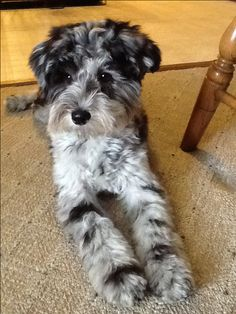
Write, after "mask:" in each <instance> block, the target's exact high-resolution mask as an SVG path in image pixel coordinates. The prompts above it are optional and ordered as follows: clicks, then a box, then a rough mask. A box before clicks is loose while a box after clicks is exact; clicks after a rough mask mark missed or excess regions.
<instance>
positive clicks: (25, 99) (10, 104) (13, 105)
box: [6, 92, 37, 112]
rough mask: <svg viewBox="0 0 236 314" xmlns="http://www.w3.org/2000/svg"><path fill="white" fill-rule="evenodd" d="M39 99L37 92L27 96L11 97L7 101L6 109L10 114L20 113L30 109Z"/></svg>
mask: <svg viewBox="0 0 236 314" xmlns="http://www.w3.org/2000/svg"><path fill="white" fill-rule="evenodd" d="M36 99H37V92H35V93H32V94H26V95H11V96H9V97H7V99H6V107H7V110H8V111H9V112H19V111H24V110H27V109H30V108H31V107H32V105H33V103H34V101H35V100H36Z"/></svg>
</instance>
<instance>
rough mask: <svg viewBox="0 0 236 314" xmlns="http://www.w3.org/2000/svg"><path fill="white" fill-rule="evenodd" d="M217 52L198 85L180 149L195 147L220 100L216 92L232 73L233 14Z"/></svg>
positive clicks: (235, 37) (234, 46) (235, 56)
mask: <svg viewBox="0 0 236 314" xmlns="http://www.w3.org/2000/svg"><path fill="white" fill-rule="evenodd" d="M219 52H220V53H219V57H218V59H217V60H215V61H214V62H213V63H212V64H211V65H210V67H209V68H208V71H207V74H206V77H205V79H204V81H203V84H202V87H201V89H200V92H199V95H198V98H197V101H196V103H195V106H194V109H193V112H192V115H191V118H190V120H189V123H188V126H187V129H186V131H185V134H184V137H183V140H182V143H181V149H182V150H183V151H193V150H195V149H196V147H197V144H198V143H199V141H200V139H201V137H202V135H203V133H204V131H205V129H206V128H207V126H208V124H209V122H210V121H211V118H212V117H213V115H214V113H215V111H216V109H217V107H218V104H219V102H220V97H219V96H218V97H217V95H219V94H220V93H219V92H220V91H226V89H227V87H228V86H229V84H230V81H231V79H232V77H233V72H234V65H233V64H234V63H235V62H236V18H234V20H233V21H232V23H231V24H230V25H229V27H228V28H227V29H226V31H225V33H224V34H223V36H222V38H221V41H220V46H219Z"/></svg>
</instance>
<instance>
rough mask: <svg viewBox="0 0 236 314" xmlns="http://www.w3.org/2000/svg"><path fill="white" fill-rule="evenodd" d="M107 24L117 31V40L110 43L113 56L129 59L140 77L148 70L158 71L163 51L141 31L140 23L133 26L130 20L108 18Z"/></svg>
mask: <svg viewBox="0 0 236 314" xmlns="http://www.w3.org/2000/svg"><path fill="white" fill-rule="evenodd" d="M107 26H109V27H111V28H112V29H113V31H114V33H115V40H113V41H112V43H111V45H110V49H111V52H112V55H113V56H116V58H117V59H120V60H121V59H122V58H123V60H124V59H126V61H129V64H131V66H132V68H133V70H136V71H137V72H138V76H139V78H140V79H142V78H143V77H144V75H145V74H146V73H148V72H156V71H158V69H159V67H160V63H161V51H160V49H159V47H158V46H157V44H156V43H154V41H152V40H151V39H150V38H149V37H148V36H147V35H145V34H144V33H142V32H141V31H140V27H139V26H138V25H134V26H131V25H130V24H129V22H114V21H111V20H107ZM122 55H123V57H122ZM124 63H128V62H124ZM135 68H136V69H135Z"/></svg>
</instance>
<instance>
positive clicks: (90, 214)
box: [58, 191, 146, 306]
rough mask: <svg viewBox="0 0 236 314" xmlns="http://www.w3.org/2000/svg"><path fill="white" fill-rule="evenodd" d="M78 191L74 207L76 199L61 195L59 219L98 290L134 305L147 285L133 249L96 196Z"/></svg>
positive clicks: (110, 298) (113, 300) (116, 301)
mask: <svg viewBox="0 0 236 314" xmlns="http://www.w3.org/2000/svg"><path fill="white" fill-rule="evenodd" d="M78 195H80V197H79V200H78V202H79V203H78V205H77V206H75V207H73V206H74V204H75V200H74V199H73V201H72V199H70V197H68V195H67V196H65V195H63V197H61V204H60V207H59V211H58V217H59V220H60V221H61V222H62V223H63V225H64V226H65V229H66V231H67V232H69V234H70V235H71V236H72V237H73V239H74V242H75V244H76V246H77V247H78V249H79V253H80V256H81V259H82V262H83V265H84V267H85V269H86V270H87V271H88V275H89V279H90V281H91V283H92V285H93V286H94V288H95V290H96V292H97V293H98V294H99V295H100V296H102V297H104V298H105V299H106V300H107V301H108V302H111V303H114V304H117V305H122V306H132V305H133V304H134V302H135V301H136V300H138V299H142V298H143V296H144V290H145V288H146V280H145V279H144V278H143V277H142V275H141V274H140V268H139V265H138V262H137V260H136V259H135V257H134V254H133V251H132V249H131V247H130V246H129V244H128V243H127V241H126V240H125V238H124V237H123V235H122V234H121V233H120V232H119V230H117V229H116V228H115V227H114V225H113V223H112V221H111V220H110V219H109V218H108V217H106V215H104V212H103V211H102V210H101V209H100V206H99V204H98V203H97V202H96V200H95V202H93V201H91V197H86V195H87V193H84V192H82V191H80V192H79V193H78ZM81 196H82V197H81ZM59 203H60V195H59ZM69 204H72V206H71V207H70V206H69ZM95 204H96V205H95Z"/></svg>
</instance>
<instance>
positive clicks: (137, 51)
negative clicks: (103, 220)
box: [30, 20, 161, 138]
mask: <svg viewBox="0 0 236 314" xmlns="http://www.w3.org/2000/svg"><path fill="white" fill-rule="evenodd" d="M160 61H161V57H160V50H159V48H158V47H157V46H156V45H155V44H154V42H153V41H152V40H150V39H149V38H148V37H147V36H146V35H144V34H143V33H141V32H140V31H139V27H138V26H130V25H129V23H126V22H115V21H112V20H105V21H99V22H87V23H81V24H74V25H66V26H62V27H56V28H53V29H52V31H51V32H50V35H49V39H48V40H47V41H45V42H43V43H41V44H39V45H38V46H36V47H35V48H34V50H33V52H32V54H31V57H30V66H31V68H32V69H33V71H34V73H35V75H36V77H37V79H38V82H39V85H40V90H41V97H43V98H44V101H45V103H47V104H49V105H50V108H51V109H50V114H49V123H48V129H49V132H67V131H69V132H71V131H73V132H77V133H78V134H79V135H80V136H81V137H84V138H87V137H91V136H96V135H100V134H110V133H112V132H113V130H114V129H117V128H118V129H120V128H123V127H125V126H126V125H127V124H128V122H129V120H130V119H131V117H132V116H133V114H134V112H135V111H136V110H137V108H138V107H139V96H140V90H141V80H142V79H143V77H144V75H145V74H146V73H147V72H155V71H157V70H158V69H159V65H160Z"/></svg>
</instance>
